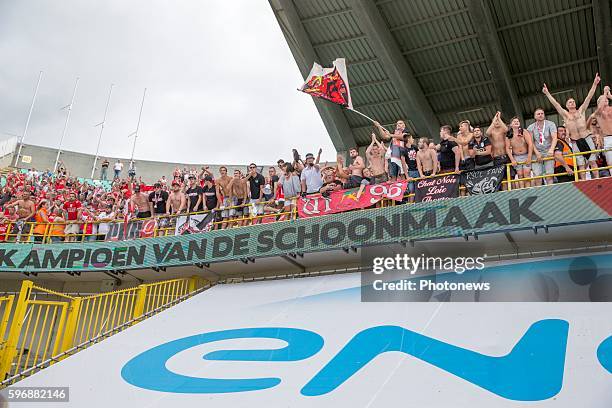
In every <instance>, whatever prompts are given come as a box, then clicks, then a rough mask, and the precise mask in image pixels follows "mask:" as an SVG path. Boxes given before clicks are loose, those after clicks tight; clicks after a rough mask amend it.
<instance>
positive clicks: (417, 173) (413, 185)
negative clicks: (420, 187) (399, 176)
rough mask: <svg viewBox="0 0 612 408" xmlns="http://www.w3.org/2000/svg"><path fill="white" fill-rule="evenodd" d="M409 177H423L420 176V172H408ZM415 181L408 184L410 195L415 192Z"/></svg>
mask: <svg viewBox="0 0 612 408" xmlns="http://www.w3.org/2000/svg"><path fill="white" fill-rule="evenodd" d="M408 177H410V178H419V177H421V175H420V174H419V171H418V170H408ZM415 184H416V182H415V181H411V182H410V183H408V191H409V192H410V194H413V193H414V190H415Z"/></svg>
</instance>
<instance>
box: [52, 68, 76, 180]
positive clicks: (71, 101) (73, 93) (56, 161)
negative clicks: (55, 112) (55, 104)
mask: <svg viewBox="0 0 612 408" xmlns="http://www.w3.org/2000/svg"><path fill="white" fill-rule="evenodd" d="M78 86H79V77H77V79H76V82H75V83H74V90H73V91H72V99H71V100H70V105H66V106H64V107H63V108H62V109H66V108H68V114H67V115H66V122H65V123H64V130H62V137H61V138H60V142H59V146H58V147H57V156H55V164H54V165H53V172H54V173H55V172H56V171H57V164H58V163H59V158H60V154H61V153H62V144H63V143H64V137H66V132H67V131H68V123H69V122H70V113H71V112H72V105H74V97H75V95H76V91H77V87H78Z"/></svg>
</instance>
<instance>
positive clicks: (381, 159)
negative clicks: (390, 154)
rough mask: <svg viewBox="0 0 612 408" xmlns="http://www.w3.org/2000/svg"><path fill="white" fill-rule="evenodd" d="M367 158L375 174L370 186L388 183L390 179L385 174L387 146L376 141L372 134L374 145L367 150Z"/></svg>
mask: <svg viewBox="0 0 612 408" xmlns="http://www.w3.org/2000/svg"><path fill="white" fill-rule="evenodd" d="M366 157H367V159H368V163H370V169H371V170H372V174H373V176H372V178H371V180H370V184H379V183H384V182H385V181H387V180H388V177H387V173H385V146H384V145H383V144H382V143H380V142H379V141H378V140H377V139H376V135H375V134H374V133H372V143H370V145H369V146H368V148H367V149H366Z"/></svg>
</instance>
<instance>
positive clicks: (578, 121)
mask: <svg viewBox="0 0 612 408" xmlns="http://www.w3.org/2000/svg"><path fill="white" fill-rule="evenodd" d="M563 119H564V122H565V128H566V129H567V134H568V135H569V137H570V139H572V140H578V139H582V138H584V137H587V136H588V135H589V134H590V132H589V129H588V128H587V123H586V116H585V114H584V112H581V111H580V110H575V111H573V112H568V113H567V115H566V116H565V117H564V118H563Z"/></svg>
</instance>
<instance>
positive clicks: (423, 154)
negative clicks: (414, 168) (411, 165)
mask: <svg viewBox="0 0 612 408" xmlns="http://www.w3.org/2000/svg"><path fill="white" fill-rule="evenodd" d="M417 158H418V159H419V161H420V162H421V168H422V169H423V172H427V171H433V168H434V161H433V158H432V156H431V153H430V151H429V149H423V150H419V151H418V152H417Z"/></svg>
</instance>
